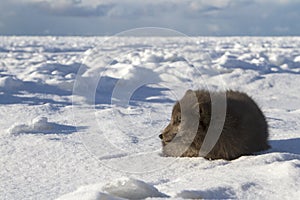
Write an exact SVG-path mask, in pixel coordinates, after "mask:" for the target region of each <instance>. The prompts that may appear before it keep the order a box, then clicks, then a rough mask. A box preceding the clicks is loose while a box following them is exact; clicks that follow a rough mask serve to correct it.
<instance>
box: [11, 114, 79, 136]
mask: <svg viewBox="0 0 300 200" xmlns="http://www.w3.org/2000/svg"><path fill="white" fill-rule="evenodd" d="M75 131H76V127H74V126H68V125H60V124H57V123H53V122H48V118H47V117H37V118H35V119H33V120H32V122H31V123H28V124H15V125H13V126H12V127H10V128H9V129H8V133H10V134H12V135H18V134H22V133H43V134H54V133H65V134H68V133H72V132H75Z"/></svg>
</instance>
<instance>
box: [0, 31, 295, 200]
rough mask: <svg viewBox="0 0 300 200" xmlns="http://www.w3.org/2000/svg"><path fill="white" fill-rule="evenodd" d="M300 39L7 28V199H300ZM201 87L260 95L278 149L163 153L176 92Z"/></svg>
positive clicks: (0, 182)
mask: <svg viewBox="0 0 300 200" xmlns="http://www.w3.org/2000/svg"><path fill="white" fill-rule="evenodd" d="M299 47H300V38H299V37H275V38H271V37H263V38H260V37H218V38H213V37H194V38H188V37H165V38H163V37H162V38H160V37H152V38H150V37H149V38H146V37H113V38H104V37H0V58H1V59H0V117H1V119H2V120H1V121H0V127H1V129H0V130H1V132H0V133H1V134H0V137H1V138H0V169H1V170H0V199H11V200H13V199H23V200H26V199H41V200H43V199H61V200H66V199H90V200H92V199H93V200H94V199H108V200H117V199H140V198H149V199H199V198H204V199H210V198H212V199H228V198H231V199H232V198H234V199H235V198H237V199H297V198H299V196H300V191H299V188H300V132H299V130H300V106H299V102H300V96H299V94H300V87H299V85H300V78H299V75H300V48H299ZM203 88H204V89H210V90H224V89H233V90H239V91H243V92H246V93H248V94H249V95H250V96H251V97H253V99H254V100H255V101H256V102H257V103H258V105H259V106H260V108H261V109H262V110H263V112H264V113H265V115H266V118H267V121H268V124H269V132H270V137H269V141H270V142H269V143H270V145H271V146H272V148H271V149H270V150H268V151H266V152H261V153H258V154H257V155H252V156H242V157H240V158H238V159H236V160H233V161H225V160H215V161H209V160H205V159H204V158H201V157H199V158H171V157H163V156H162V155H161V142H160V139H159V138H158V135H159V134H160V132H161V131H162V130H163V128H164V127H165V126H166V125H167V124H168V122H169V120H170V115H171V110H172V106H173V104H174V102H175V101H176V100H178V99H180V98H181V97H182V96H183V94H184V92H185V91H186V90H187V89H203ZM122 177H125V178H122Z"/></svg>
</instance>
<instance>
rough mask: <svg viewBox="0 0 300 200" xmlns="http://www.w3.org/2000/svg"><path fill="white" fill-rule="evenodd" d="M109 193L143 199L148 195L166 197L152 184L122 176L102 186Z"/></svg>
mask: <svg viewBox="0 0 300 200" xmlns="http://www.w3.org/2000/svg"><path fill="white" fill-rule="evenodd" d="M102 189H103V190H104V191H106V192H107V193H109V194H110V195H113V196H117V197H121V198H125V199H145V198H148V197H168V196H167V195H166V194H163V193H161V192H159V191H158V190H157V189H156V188H155V187H154V186H152V185H150V184H148V183H145V182H143V181H140V180H136V179H131V178H122V179H119V180H117V181H115V182H111V183H108V184H106V185H104V186H103V188H102Z"/></svg>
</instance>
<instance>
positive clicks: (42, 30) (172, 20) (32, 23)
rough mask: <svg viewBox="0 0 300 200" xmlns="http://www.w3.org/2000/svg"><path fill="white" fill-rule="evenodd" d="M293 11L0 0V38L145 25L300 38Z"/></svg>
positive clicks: (246, 2)
mask: <svg viewBox="0 0 300 200" xmlns="http://www.w3.org/2000/svg"><path fill="white" fill-rule="evenodd" d="M299 11H300V1H299V0H0V35H114V34H117V33H119V32H121V31H125V30H128V29H132V28H138V27H149V26H150V27H164V28H171V29H175V30H177V31H180V32H182V33H185V34H187V35H191V36H194V35H214V36H215V35H217V36H222V35H226V36H227V35H258V36H266V35H267V36H277V35H296V36H300V12H299Z"/></svg>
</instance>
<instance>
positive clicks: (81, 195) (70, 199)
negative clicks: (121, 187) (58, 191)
mask: <svg viewBox="0 0 300 200" xmlns="http://www.w3.org/2000/svg"><path fill="white" fill-rule="evenodd" d="M82 199H84V200H123V199H122V198H118V197H113V196H111V195H108V194H105V193H102V192H99V191H97V190H95V189H94V190H92V189H90V188H89V187H82V188H80V189H78V190H77V191H75V192H72V193H70V194H66V195H63V196H61V197H59V198H58V199H56V200H82Z"/></svg>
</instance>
